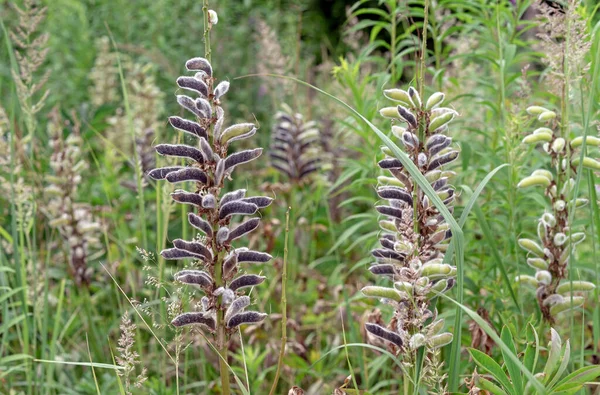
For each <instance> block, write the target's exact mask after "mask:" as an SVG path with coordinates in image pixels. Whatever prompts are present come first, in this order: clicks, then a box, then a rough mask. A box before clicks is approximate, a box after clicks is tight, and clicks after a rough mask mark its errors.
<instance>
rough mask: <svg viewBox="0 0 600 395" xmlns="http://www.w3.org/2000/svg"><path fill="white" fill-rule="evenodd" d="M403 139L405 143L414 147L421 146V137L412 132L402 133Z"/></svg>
mask: <svg viewBox="0 0 600 395" xmlns="http://www.w3.org/2000/svg"><path fill="white" fill-rule="evenodd" d="M402 141H403V142H404V145H406V146H407V147H410V148H413V149H414V148H417V147H418V146H419V138H418V137H417V135H416V134H414V133H411V132H404V133H402Z"/></svg>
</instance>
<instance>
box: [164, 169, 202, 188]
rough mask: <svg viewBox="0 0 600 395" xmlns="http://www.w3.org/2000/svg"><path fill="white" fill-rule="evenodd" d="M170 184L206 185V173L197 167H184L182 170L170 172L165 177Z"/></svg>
mask: <svg viewBox="0 0 600 395" xmlns="http://www.w3.org/2000/svg"><path fill="white" fill-rule="evenodd" d="M165 179H166V180H167V181H169V182H170V183H177V182H184V181H196V182H200V183H202V184H206V183H208V177H207V176H206V173H205V172H203V171H202V170H200V169H198V168H197V167H184V168H183V169H180V170H177V171H172V172H170V173H169V174H167V176H166V177H165Z"/></svg>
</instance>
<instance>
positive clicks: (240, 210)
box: [219, 200, 258, 220]
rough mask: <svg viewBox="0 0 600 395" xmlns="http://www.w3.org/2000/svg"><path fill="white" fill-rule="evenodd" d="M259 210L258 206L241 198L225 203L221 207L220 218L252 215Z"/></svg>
mask: <svg viewBox="0 0 600 395" xmlns="http://www.w3.org/2000/svg"><path fill="white" fill-rule="evenodd" d="M257 211H258V206H257V205H256V204H252V203H246V202H243V201H240V200H236V201H233V202H229V203H225V204H223V205H222V206H221V208H220V209H219V220H223V219H225V218H228V217H231V216H232V215H237V214H240V215H252V214H255V213H256V212H257Z"/></svg>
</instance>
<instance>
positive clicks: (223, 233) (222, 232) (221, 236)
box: [217, 226, 229, 245]
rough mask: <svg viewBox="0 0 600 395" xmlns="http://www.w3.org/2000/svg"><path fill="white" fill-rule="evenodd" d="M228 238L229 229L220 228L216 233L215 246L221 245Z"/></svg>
mask: <svg viewBox="0 0 600 395" xmlns="http://www.w3.org/2000/svg"><path fill="white" fill-rule="evenodd" d="M228 238H229V228H228V227H226V226H221V227H220V228H219V230H218V231H217V244H219V245H223V244H224V243H225V242H226V241H227V240H228Z"/></svg>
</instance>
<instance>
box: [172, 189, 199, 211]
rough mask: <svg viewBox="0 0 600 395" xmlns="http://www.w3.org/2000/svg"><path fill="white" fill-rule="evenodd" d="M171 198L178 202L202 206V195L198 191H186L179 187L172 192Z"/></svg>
mask: <svg viewBox="0 0 600 395" xmlns="http://www.w3.org/2000/svg"><path fill="white" fill-rule="evenodd" d="M171 198H172V199H173V200H174V201H176V202H178V203H184V204H191V205H194V206H198V207H200V206H202V196H200V195H199V194H197V193H191V192H186V191H183V190H181V189H178V190H176V191H174V192H173V193H171Z"/></svg>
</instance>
